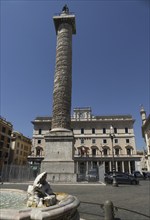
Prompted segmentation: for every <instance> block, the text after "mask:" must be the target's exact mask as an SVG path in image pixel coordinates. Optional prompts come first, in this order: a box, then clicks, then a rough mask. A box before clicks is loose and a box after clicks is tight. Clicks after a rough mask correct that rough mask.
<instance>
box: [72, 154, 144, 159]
mask: <svg viewBox="0 0 150 220" xmlns="http://www.w3.org/2000/svg"><path fill="white" fill-rule="evenodd" d="M125 157H126V158H140V156H139V155H137V154H132V155H127V154H119V155H114V158H125ZM76 158H84V159H85V158H87V159H88V158H90V159H94V158H97V159H106V158H110V159H111V158H112V154H107V155H100V154H99V155H93V154H84V155H79V154H74V159H76Z"/></svg>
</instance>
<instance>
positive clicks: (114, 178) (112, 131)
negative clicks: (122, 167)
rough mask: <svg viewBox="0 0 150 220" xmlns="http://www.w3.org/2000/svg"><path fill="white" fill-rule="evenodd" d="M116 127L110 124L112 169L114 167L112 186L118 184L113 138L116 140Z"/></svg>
mask: <svg viewBox="0 0 150 220" xmlns="http://www.w3.org/2000/svg"><path fill="white" fill-rule="evenodd" d="M114 137H115V135H114V128H113V126H112V125H111V126H110V138H111V144H112V169H113V182H112V186H115V187H116V186H118V183H117V180H116V167H115V160H114V147H113V140H114Z"/></svg>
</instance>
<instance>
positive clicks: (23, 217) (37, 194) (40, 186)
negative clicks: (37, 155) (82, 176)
mask: <svg viewBox="0 0 150 220" xmlns="http://www.w3.org/2000/svg"><path fill="white" fill-rule="evenodd" d="M46 176H47V173H46V172H43V173H41V174H39V175H38V176H37V177H36V179H35V180H34V182H33V185H29V186H28V189H27V193H26V194H25V191H23V190H15V189H1V190H0V194H1V195H5V194H7V195H8V194H9V195H12V197H14V199H13V200H11V199H10V201H9V198H11V196H10V197H7V201H5V204H6V203H7V206H6V205H5V206H2V207H0V208H1V211H0V220H44V219H47V220H51V219H53V220H64V219H67V220H79V219H80V217H79V213H78V210H77V208H78V206H79V204H80V202H79V200H78V199H77V198H76V197H75V196H72V195H69V194H66V193H62V192H60V193H59V192H55V193H54V192H53V191H52V189H51V186H50V184H49V183H48V182H47V181H46ZM16 195H17V196H16ZM1 197H3V196H1ZM19 197H21V198H22V201H21V200H20V199H18V203H19V204H17V202H16V201H15V202H16V204H15V206H16V207H14V204H12V203H14V200H15V198H19ZM0 203H3V201H1V202H0ZM20 203H22V204H20ZM23 204H24V206H23ZM17 206H18V207H17Z"/></svg>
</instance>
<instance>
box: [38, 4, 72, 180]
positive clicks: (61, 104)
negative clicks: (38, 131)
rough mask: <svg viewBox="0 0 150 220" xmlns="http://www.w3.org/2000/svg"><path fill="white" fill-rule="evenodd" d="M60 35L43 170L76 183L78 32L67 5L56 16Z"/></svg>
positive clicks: (49, 175) (54, 177) (55, 176)
mask: <svg viewBox="0 0 150 220" xmlns="http://www.w3.org/2000/svg"><path fill="white" fill-rule="evenodd" d="M53 20H54V24H55V30H56V35H57V46H56V64H55V77H54V90H53V114H52V127H51V131H50V133H49V134H47V135H45V142H46V148H45V158H44V160H43V161H42V166H41V171H47V173H48V180H49V181H53V182H75V181H76V174H75V171H74V170H75V169H74V160H73V155H74V153H73V149H74V147H73V143H74V136H73V133H72V131H71V130H70V122H71V90H72V35H73V34H75V33H76V26H75V15H73V14H70V13H69V9H68V7H67V6H66V5H65V6H64V7H63V10H62V12H61V13H60V14H59V15H57V16H54V17H53Z"/></svg>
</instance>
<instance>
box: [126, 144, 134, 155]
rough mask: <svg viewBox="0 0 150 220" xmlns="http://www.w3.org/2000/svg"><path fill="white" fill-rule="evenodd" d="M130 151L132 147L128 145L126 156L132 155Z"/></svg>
mask: <svg viewBox="0 0 150 220" xmlns="http://www.w3.org/2000/svg"><path fill="white" fill-rule="evenodd" d="M132 149H133V147H132V146H130V145H128V146H126V152H127V155H132Z"/></svg>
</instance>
